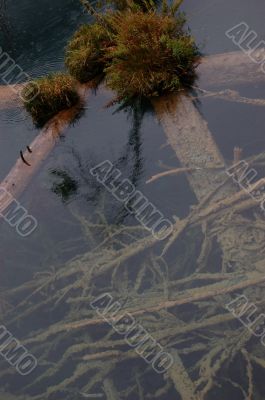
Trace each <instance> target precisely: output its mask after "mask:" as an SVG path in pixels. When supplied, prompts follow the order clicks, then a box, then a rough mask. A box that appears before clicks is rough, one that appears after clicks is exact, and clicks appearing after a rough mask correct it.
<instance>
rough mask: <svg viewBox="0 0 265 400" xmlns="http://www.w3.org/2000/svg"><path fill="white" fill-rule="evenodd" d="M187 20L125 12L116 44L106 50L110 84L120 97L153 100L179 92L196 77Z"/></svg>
mask: <svg viewBox="0 0 265 400" xmlns="http://www.w3.org/2000/svg"><path fill="white" fill-rule="evenodd" d="M183 23H184V19H183V18H182V17H181V16H180V17H174V16H171V15H162V14H157V13H156V12H155V11H153V10H150V11H149V12H146V13H144V12H141V11H137V12H130V11H127V12H124V13H122V14H120V15H119V18H118V23H117V24H115V25H116V34H115V45H114V46H112V47H109V48H108V49H107V54H108V58H109V59H111V63H110V64H109V65H107V66H106V68H105V73H106V82H107V85H108V86H109V87H110V88H111V89H113V90H115V91H116V92H117V94H118V96H119V97H122V98H124V97H125V98H127V97H134V96H144V97H152V96H158V95H160V94H162V93H164V92H166V91H172V90H178V89H179V88H180V87H181V86H182V85H183V84H185V83H187V82H188V80H189V79H190V78H191V77H192V76H193V74H194V65H195V62H196V61H197V58H198V51H197V49H196V46H195V43H194V40H193V38H192V37H191V36H190V35H188V34H186V33H184V31H183Z"/></svg>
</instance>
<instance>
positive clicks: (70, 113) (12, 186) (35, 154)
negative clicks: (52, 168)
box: [0, 85, 87, 212]
mask: <svg viewBox="0 0 265 400" xmlns="http://www.w3.org/2000/svg"><path fill="white" fill-rule="evenodd" d="M86 92H87V86H85V85H80V86H79V88H78V93H79V95H80V98H81V99H84V98H85V95H86ZM79 110H80V106H78V107H72V108H70V109H68V110H64V111H61V112H60V113H58V114H57V115H56V116H55V117H54V118H52V119H51V120H50V121H49V122H48V123H47V124H46V125H45V126H44V128H43V129H42V130H41V131H40V133H39V135H38V136H37V137H36V138H35V139H34V140H33V142H32V143H31V144H30V146H29V147H30V150H31V152H29V151H28V149H27V150H25V152H24V153H22V155H23V157H20V156H19V157H18V159H17V161H16V163H15V165H14V166H13V168H12V169H11V171H10V172H9V174H8V175H7V176H6V178H5V179H4V180H3V181H2V182H1V184H0V187H1V188H4V189H5V190H6V191H7V192H9V193H10V194H12V196H13V197H14V198H16V199H17V198H18V197H19V196H20V195H21V194H22V192H23V191H24V190H25V188H26V187H27V185H28V184H29V183H30V181H31V179H32V178H33V176H34V175H35V174H36V173H37V172H38V170H39V168H40V166H41V165H42V163H43V161H44V160H45V159H46V158H47V156H48V155H49V154H50V152H51V151H52V149H53V148H54V146H55V145H56V143H57V142H58V139H59V137H60V134H62V132H63V131H64V130H65V129H67V128H68V126H69V125H70V123H71V122H72V121H73V120H74V118H75V117H76V115H77V114H78V112H79ZM23 158H24V159H25V160H27V163H28V164H30V165H27V164H26V163H24V161H23ZM4 200H5V199H4ZM11 201H12V198H10V200H9V202H6V201H5V203H4V207H3V205H2V204H1V202H0V209H1V212H3V211H4V210H5V209H6V208H7V207H8V205H9V204H10V203H11Z"/></svg>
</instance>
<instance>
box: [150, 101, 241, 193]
mask: <svg viewBox="0 0 265 400" xmlns="http://www.w3.org/2000/svg"><path fill="white" fill-rule="evenodd" d="M153 105H154V108H155V111H156V115H157V117H158V119H159V121H160V122H161V124H162V127H163V129H164V131H165V133H166V136H167V140H168V143H169V144H170V145H171V147H172V148H173V150H174V151H175V153H176V155H177V158H178V159H179V161H180V163H181V166H182V167H183V168H188V169H189V170H190V172H189V173H187V178H188V181H189V183H190V185H191V187H192V189H193V191H194V193H195V195H196V197H197V199H198V200H202V199H203V198H204V197H205V196H206V195H207V194H208V193H210V192H212V191H213V190H214V189H215V188H217V187H219V186H220V184H221V183H222V181H224V180H225V179H226V175H225V174H224V170H225V162H224V159H223V156H222V155H221V153H220V151H219V149H218V147H217V145H216V143H215V142H214V139H213V137H212V134H211V132H210V131H209V129H208V125H207V122H206V121H205V120H204V119H203V117H202V116H201V114H200V112H199V110H198V109H197V108H196V106H195V103H193V101H192V100H191V99H190V97H188V96H187V95H176V94H170V95H168V96H164V97H161V98H159V99H155V100H154V101H153ZM234 191H235V187H234V185H232V184H231V182H230V183H229V184H228V185H226V188H225V189H223V190H220V191H218V192H217V195H216V196H215V197H214V200H219V199H220V198H222V197H225V196H226V195H227V194H228V193H233V192H234Z"/></svg>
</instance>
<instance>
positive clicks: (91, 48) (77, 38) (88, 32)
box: [65, 23, 110, 83]
mask: <svg viewBox="0 0 265 400" xmlns="http://www.w3.org/2000/svg"><path fill="white" fill-rule="evenodd" d="M109 42H110V38H109V34H108V31H107V29H106V28H105V27H104V26H102V25H100V24H99V23H94V24H92V25H82V26H81V27H80V29H79V30H78V31H77V32H76V33H75V35H74V37H73V38H72V40H71V41H70V42H69V44H68V46H67V48H66V56H65V64H66V66H67V68H68V70H69V72H70V74H71V75H72V76H73V77H75V78H76V79H77V80H78V81H79V82H82V83H84V82H88V81H90V80H93V79H94V78H97V77H98V76H99V75H101V74H103V70H104V67H105V64H106V59H105V57H106V56H105V48H106V47H107V46H108V45H109Z"/></svg>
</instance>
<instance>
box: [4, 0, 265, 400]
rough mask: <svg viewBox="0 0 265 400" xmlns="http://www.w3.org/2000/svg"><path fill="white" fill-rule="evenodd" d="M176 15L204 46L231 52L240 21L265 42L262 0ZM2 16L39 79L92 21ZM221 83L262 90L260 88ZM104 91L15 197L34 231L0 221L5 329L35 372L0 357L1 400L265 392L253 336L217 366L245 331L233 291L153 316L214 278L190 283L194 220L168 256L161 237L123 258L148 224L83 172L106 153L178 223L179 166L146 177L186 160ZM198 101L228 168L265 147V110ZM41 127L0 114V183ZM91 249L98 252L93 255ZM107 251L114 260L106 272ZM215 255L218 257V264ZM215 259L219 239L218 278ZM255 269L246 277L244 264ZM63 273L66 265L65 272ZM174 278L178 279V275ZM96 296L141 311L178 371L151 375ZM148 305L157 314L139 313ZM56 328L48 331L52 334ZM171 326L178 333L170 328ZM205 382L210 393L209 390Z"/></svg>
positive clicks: (70, 3) (24, 1) (197, 244)
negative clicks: (94, 304) (237, 154)
mask: <svg viewBox="0 0 265 400" xmlns="http://www.w3.org/2000/svg"><path fill="white" fill-rule="evenodd" d="M0 7H3V5H2V6H0ZM182 9H183V10H184V11H185V12H186V15H187V20H188V25H189V27H190V30H191V32H192V34H193V35H194V36H195V38H196V40H197V43H198V44H199V46H200V49H201V51H202V53H203V54H206V55H210V54H217V53H225V52H229V51H236V50H237V48H236V47H235V45H234V44H233V43H232V41H230V40H229V39H228V38H227V37H226V36H225V31H226V30H227V29H229V28H231V27H232V26H234V25H236V24H238V23H240V22H241V21H246V22H247V23H248V25H249V26H250V28H251V29H253V30H255V31H256V32H257V34H258V35H259V37H260V40H261V39H263V38H264V37H265V26H264V23H263V18H262V16H263V15H264V13H265V4H264V2H262V1H261V0H254V1H252V3H251V5H250V3H249V1H247V0H240V1H239V0H232V1H231V2H227V3H224V2H223V1H221V0H211V1H210V0H203V1H201V2H200V4H198V2H197V1H196V0H184V3H183V5H182ZM0 10H1V8H0ZM3 10H4V11H3V12H4V13H5V19H4V20H5V26H2V30H1V32H0V45H1V47H2V48H3V49H4V50H5V51H6V52H8V53H9V54H10V56H12V57H13V58H14V59H15V60H16V62H17V63H18V64H19V65H20V66H21V68H22V69H23V70H24V71H25V72H27V73H28V74H30V75H31V76H33V77H36V76H42V75H44V74H48V73H50V72H53V71H59V70H63V69H64V63H63V57H64V47H65V45H66V44H67V41H68V40H69V38H70V37H71V35H72V34H73V32H74V31H75V30H76V29H77V28H78V26H79V25H81V24H82V23H84V22H86V21H89V20H90V17H88V16H87V15H86V14H85V13H84V12H83V11H82V8H81V6H80V5H79V2H78V0H64V1H63V0H57V1H56V2H53V1H51V0H35V1H33V0H20V1H19V3H18V4H17V3H15V2H11V1H9V0H7V1H6V8H5V9H4V8H3ZM196 85H197V86H200V82H199V81H198V82H196ZM223 89H234V90H238V91H239V92H240V94H241V95H242V96H245V97H249V98H264V85H262V84H255V83H253V84H251V85H249V84H248V85H241V86H240V87H236V86H234V87H229V88H226V87H225V88H223ZM112 98H113V94H112V93H111V92H109V91H108V90H106V89H105V88H103V87H101V88H100V89H99V90H98V91H97V92H96V93H90V94H89V95H88V98H87V102H86V104H85V108H84V112H83V114H82V116H81V117H80V119H79V120H77V121H76V122H75V123H74V124H73V125H72V126H70V127H69V128H68V129H67V130H66V131H65V132H64V133H63V134H62V136H61V137H60V139H59V140H58V143H57V145H56V147H55V149H54V150H53V151H52V153H51V154H50V155H49V157H48V158H47V159H46V160H45V161H44V162H43V164H42V167H41V169H40V170H39V171H38V172H37V174H36V175H35V176H34V178H33V180H32V181H31V183H30V185H29V186H28V187H27V189H26V190H25V192H24V193H23V195H22V196H21V198H20V199H19V200H20V202H21V203H22V204H23V206H24V207H25V208H26V209H27V210H28V211H29V213H30V214H32V215H33V216H34V217H35V218H36V220H37V222H38V227H37V229H36V231H35V232H34V233H33V234H32V235H30V236H29V237H26V238H22V237H20V236H19V235H18V234H17V232H16V230H15V229H14V228H12V227H10V226H9V225H8V224H7V223H6V222H5V221H3V220H2V221H1V223H0V240H1V241H0V255H1V263H0V275H1V285H0V286H1V288H2V293H3V294H2V296H3V304H4V305H3V311H1V313H2V315H3V316H2V321H1V323H2V325H4V326H7V328H8V329H9V330H10V332H12V334H13V335H14V337H16V338H17V339H18V340H21V341H22V343H23V344H25V347H26V348H27V350H28V351H30V352H31V353H32V354H34V355H35V356H36V358H37V360H38V367H37V368H36V369H35V370H34V371H33V372H32V373H31V374H29V375H27V376H21V375H20V374H19V373H18V372H16V370H15V367H12V366H10V365H9V364H8V362H7V361H6V360H4V359H3V360H2V361H1V360H0V363H1V372H0V384H1V390H2V391H3V394H2V393H1V391H0V399H1V400H2V398H3V400H9V399H10V400H11V399H17V400H20V399H49V400H58V399H66V400H68V399H69V400H74V399H85V398H91V399H92V398H95V399H96V398H102V399H107V400H119V399H121V400H123V399H128V400H130V399H132V400H135V399H139V400H142V399H144V400H145V399H151V400H153V399H158V400H173V399H183V400H188V399H191V400H193V399H195V397H193V398H191V393H192V390H193V389H192V388H191V385H192V382H193V383H194V385H195V383H196V384H197V391H198V392H199V391H201V394H200V395H199V394H198V395H197V396H200V397H196V400H203V399H206V400H213V399H214V400H223V399H230V398H232V397H233V398H234V399H235V400H244V399H248V400H250V399H251V400H252V399H253V400H254V399H255V400H259V399H264V393H265V387H264V384H263V379H262V372H263V368H264V365H265V362H264V356H265V350H263V348H262V346H260V347H259V348H258V347H257V346H256V342H258V341H259V338H256V337H255V336H253V337H252V338H251V339H250V340H249V341H248V342H247V343H246V345H242V347H239V349H238V351H237V352H235V354H231V355H230V358H229V359H226V361H224V362H223V364H222V363H221V361H220V360H221V359H222V357H225V355H224V351H225V349H226V347H228V348H229V345H230V346H232V347H233V346H234V344H236V343H239V342H240V340H242V337H243V336H244V335H247V334H248V332H249V331H248V329H247V328H244V329H242V324H241V323H240V322H238V321H237V320H236V319H235V320H231V321H224V322H222V316H223V315H224V314H225V311H224V306H225V302H226V301H227V299H228V298H227V297H225V298H221V296H215V297H214V300H212V301H213V303H211V300H210V299H209V300H208V299H207V298H206V299H205V300H203V301H201V302H194V303H192V304H191V303H187V304H186V303H185V302H184V304H183V305H181V306H180V307H172V308H169V309H168V308H167V307H164V308H163V307H162V309H159V310H155V311H154V310H152V307H153V306H155V305H157V304H161V303H163V301H168V300H172V299H173V298H175V297H174V295H181V292H182V291H185V290H191V289H192V288H194V287H199V286H203V284H204V283H207V284H209V283H211V278H209V277H207V278H206V276H205V277H204V278H203V279H201V280H200V279H199V282H196V285H197V286H196V285H195V283H194V281H190V282H189V281H188V280H187V279H188V277H189V275H190V274H192V273H193V272H194V265H195V263H196V262H197V259H198V256H199V254H200V248H201V244H202V241H203V237H204V235H205V233H204V234H202V232H201V230H200V229H199V227H198V226H192V227H191V229H189V230H188V231H187V232H186V233H185V234H184V235H183V237H181V238H180V240H179V241H178V243H177V244H176V245H175V246H173V247H172V248H171V249H170V250H169V252H168V254H167V257H165V258H159V256H158V255H159V254H161V249H162V247H163V244H161V243H159V244H158V245H157V246H156V247H155V248H154V249H151V250H150V249H145V250H144V251H141V252H139V254H135V255H134V256H133V257H130V258H129V257H128V259H127V258H126V257H125V259H121V260H120V259H118V256H119V254H120V253H118V252H119V251H120V252H122V251H123V250H124V249H125V248H126V246H128V245H130V246H132V247H133V243H135V246H136V243H138V242H137V240H141V238H142V237H143V235H146V234H147V233H148V232H146V231H144V229H140V230H139V231H137V230H134V226H135V224H136V222H137V221H135V218H134V217H133V216H131V215H130V214H129V213H128V211H126V210H125V209H124V206H123V204H122V203H120V202H118V201H117V200H116V199H115V198H114V197H113V196H112V195H111V194H110V193H108V192H107V190H106V189H104V187H103V186H101V185H100V184H98V183H96V182H95V179H94V178H93V177H92V176H91V174H90V173H89V170H90V168H91V167H93V166H95V165H97V164H99V163H100V162H102V161H104V160H110V161H111V162H112V163H113V164H114V165H115V166H117V167H118V168H119V169H120V170H121V172H122V177H123V178H128V179H129V180H130V181H131V182H133V184H134V185H135V187H136V188H137V190H139V191H141V192H142V193H143V194H144V195H145V196H146V197H147V199H148V200H149V201H150V202H152V203H153V204H154V205H155V206H156V207H157V209H158V210H159V211H160V212H161V213H162V214H163V215H164V216H165V218H168V219H169V220H170V221H172V222H173V221H175V220H176V218H185V217H186V216H187V215H188V214H189V212H190V211H191V210H192V206H194V205H195V204H197V200H196V197H195V195H194V193H193V191H192V189H191V188H190V186H189V183H188V180H187V179H186V177H185V175H183V174H181V175H176V176H174V175H172V176H168V177H164V178H161V179H159V180H157V181H155V182H153V183H150V184H146V181H147V180H148V179H149V178H150V177H151V176H152V175H155V174H157V173H159V172H162V171H165V170H166V168H165V166H169V167H172V168H177V167H179V166H180V162H179V160H178V159H177V157H176V154H175V152H174V151H173V150H172V148H171V147H170V146H169V144H168V143H167V138H166V135H165V133H164V131H163V129H162V126H161V125H160V124H159V123H158V121H157V119H156V117H155V114H154V111H153V110H152V109H150V108H146V109H145V108H144V106H140V107H138V108H135V109H134V110H132V109H121V110H120V109H119V108H118V106H113V107H109V108H106V104H107V103H108V102H109V101H110V100H111V99H112ZM198 108H199V111H200V113H201V115H202V116H203V118H204V119H205V120H206V121H207V123H208V127H209V130H210V131H211V133H212V135H213V138H214V140H215V142H216V143H217V145H218V147H219V149H220V151H221V153H222V155H223V157H224V159H225V161H226V163H227V165H229V164H230V163H231V162H232V159H233V149H234V147H235V146H240V147H241V148H242V149H243V156H244V157H251V156H253V155H255V154H258V153H261V152H263V151H264V150H265V137H264V126H265V113H264V107H261V106H254V105H251V104H241V103H236V102H230V101H226V100H220V99H215V98H209V97H208V98H207V97H206V98H200V103H199V106H198ZM38 133H39V131H38V130H37V129H36V128H35V127H34V126H33V124H32V122H31V120H30V118H29V117H28V116H27V115H25V114H24V113H23V112H21V110H20V109H18V108H13V109H9V110H0V144H1V145H0V178H1V179H3V178H4V177H5V176H6V175H7V173H8V172H9V170H10V169H11V168H12V166H13V165H14V163H15V161H16V159H17V158H18V157H19V152H20V150H24V149H25V148H26V146H27V145H30V143H31V142H32V140H33V139H34V138H35V137H36V135H37V134H38ZM263 175H264V174H263ZM230 223H231V224H233V220H231V222H230ZM119 229H123V230H124V231H126V234H125V233H124V232H123V231H122V233H118V234H117V238H116V236H115V235H114V236H113V232H114V231H115V230H119ZM206 229H207V228H206ZM98 246H99V247H98ZM97 248H99V251H98V252H94V253H93V250H94V249H97ZM89 252H90V253H89ZM115 252H117V265H116V264H115V263H114V264H113V268H111V267H109V266H110V265H111V260H112V258H111V257H113V254H114V255H115V254H116V253H115ZM91 255H92V256H91ZM93 257H95V258H93ZM101 257H102V259H103V258H104V257H105V258H104V265H106V271H107V272H106V273H100V274H99V275H98V276H97V274H96V272H93V274H94V273H95V278H94V279H92V278H93V277H92V278H91V275H90V274H92V272H91V270H93V271H97V269H100V268H101V267H102V262H103V261H102V259H101ZM211 263H213V264H214V263H215V265H213V266H212V270H211V268H210V266H211V265H210V264H211ZM219 263H220V247H219V245H218V244H217V243H216V241H214V243H213V249H212V250H211V255H210V257H209V259H208V264H207V265H206V267H205V272H206V271H207V272H209V271H211V272H216V273H219V274H220V275H221V273H223V271H221V269H220V268H219ZM249 268H250V271H251V268H252V266H251V265H250V266H249ZM71 269H72V270H73V271H74V272H73V273H72V275H71V274H70V273H69V275H67V271H68V270H69V271H71ZM62 271H65V272H62ZM202 272H204V271H202ZM56 274H57V275H56ZM178 279H184V280H185V279H186V281H183V283H176V282H177V280H178ZM218 279H221V278H220V277H219V278H218ZM218 279H217V280H216V281H215V280H214V282H218ZM27 282H30V284H28V286H27ZM23 284H24V286H21V285H23ZM42 285H43V287H42ZM194 285H195V286H194ZM18 288H21V289H18ZM16 289H17V290H16ZM262 289H263V286H262V284H261V285H260V287H259V288H257V290H255V291H254V294H253V292H251V291H250V289H249V292H248V294H249V295H251V296H252V297H251V300H253V299H254V300H255V304H259V311H260V313H262V312H263V311H264V303H262ZM104 293H105V294H106V293H111V296H112V297H113V301H115V300H116V301H119V302H120V303H121V306H122V308H121V310H127V309H128V310H134V311H135V310H139V307H140V309H141V310H142V311H143V312H139V313H138V314H137V312H136V313H135V314H136V315H139V316H137V317H136V316H135V318H136V320H137V322H138V323H139V324H141V326H142V327H143V328H145V329H147V331H148V332H149V333H150V334H151V335H152V337H154V338H155V339H156V340H157V342H158V343H159V344H160V345H161V346H163V348H164V349H165V351H167V352H168V353H170V354H173V355H174V357H175V359H174V365H175V367H173V368H175V369H172V370H171V369H169V370H168V371H167V372H166V373H165V374H159V373H156V372H155V371H154V370H153V368H152V367H151V364H148V363H146V362H145V361H144V360H143V358H142V357H141V356H140V355H138V354H137V353H136V352H135V351H134V350H133V348H132V347H130V346H129V345H128V344H127V343H126V342H125V341H123V342H122V340H124V337H123V336H122V335H118V334H117V333H116V332H115V330H114V329H113V328H111V326H110V325H109V324H107V323H106V322H102V320H103V319H102V315H98V314H97V313H96V312H95V311H93V309H92V308H91V305H90V302H91V300H92V299H93V298H96V297H97V296H99V295H103V294H104ZM239 293H240V294H241V291H239ZM114 295H115V296H114ZM5 302H7V303H8V304H7V305H6V303H5ZM5 307H7V309H8V310H7V311H6V310H5ZM9 307H10V309H9ZM12 307H14V308H12ZM35 307H36V309H35ZM146 307H147V308H148V307H149V308H150V310H151V311H150V310H149V312H148V311H146V312H145V308H146ZM207 307H208V308H207ZM161 310H162V311H161ZM132 312H133V311H132ZM218 312H219V313H220V323H219V324H210V322H209V326H207V325H206V327H205V326H204V327H203V326H202V327H201V328H199V327H198V328H197V329H194V330H192V328H191V325H192V324H193V323H194V324H195V323H197V324H200V323H202V324H203V321H205V320H206V319H207V318H209V320H210V318H214V317H218V315H219V314H218ZM94 319H98V320H99V321H101V322H98V323H95V324H93V322H92V323H91V325H90V323H89V320H90V321H92V320H94ZM84 320H86V321H88V322H87V323H84V324H83V325H81V326H80V328H78V327H76V326H74V322H76V323H77V321H84ZM207 321H208V320H207ZM66 324H70V325H71V326H70V325H69V326H68V327H67V326H64V325H66ZM51 326H54V328H53V329H54V331H51V332H50V331H49V327H51ZM182 328H183V332H184V333H183V332H182V333H181V329H182ZM186 328H187V331H186V333H185V329H186ZM174 329H175V330H177V329H180V331H179V332H178V331H176V332H175V333H174ZM45 332H48V334H47V337H46V336H45ZM163 332H165V334H163ZM167 332H168V333H167ZM231 332H233V334H234V336H231V335H230V334H231ZM0 333H1V332H0ZM38 335H39V336H38ZM40 335H43V337H41V336H40ZM229 335H230V336H229ZM36 338H37V339H36ZM255 341H256V342H255ZM121 342H122V343H121ZM231 343H232V344H231ZM222 345H223V347H222ZM176 352H177V354H178V355H176ZM207 357H208V358H207ZM179 360H181V361H179ZM200 363H201V364H200ZM218 363H220V366H219V365H218ZM198 365H199V366H200V368H201V372H202V370H203V368H204V374H203V373H202V376H206V378H205V379H206V380H205V381H204V380H203V378H201V382H199V378H198ZM184 368H185V370H186V371H188V374H189V375H188V378H187V376H186V375H185V373H186V372H185V371H184ZM200 368H199V369H200ZM2 371H3V372H2ZM172 371H175V372H172ZM211 371H212V376H211ZM207 379H208V381H207ZM181 382H182V383H181ZM205 382H208V383H209V387H210V388H209V390H206V389H205V394H203V388H204V385H205ZM176 386H178V387H179V390H176ZM4 392H5V394H4ZM7 393H8V395H7ZM11 395H13V396H14V397H11ZM8 396H10V397H8Z"/></svg>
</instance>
